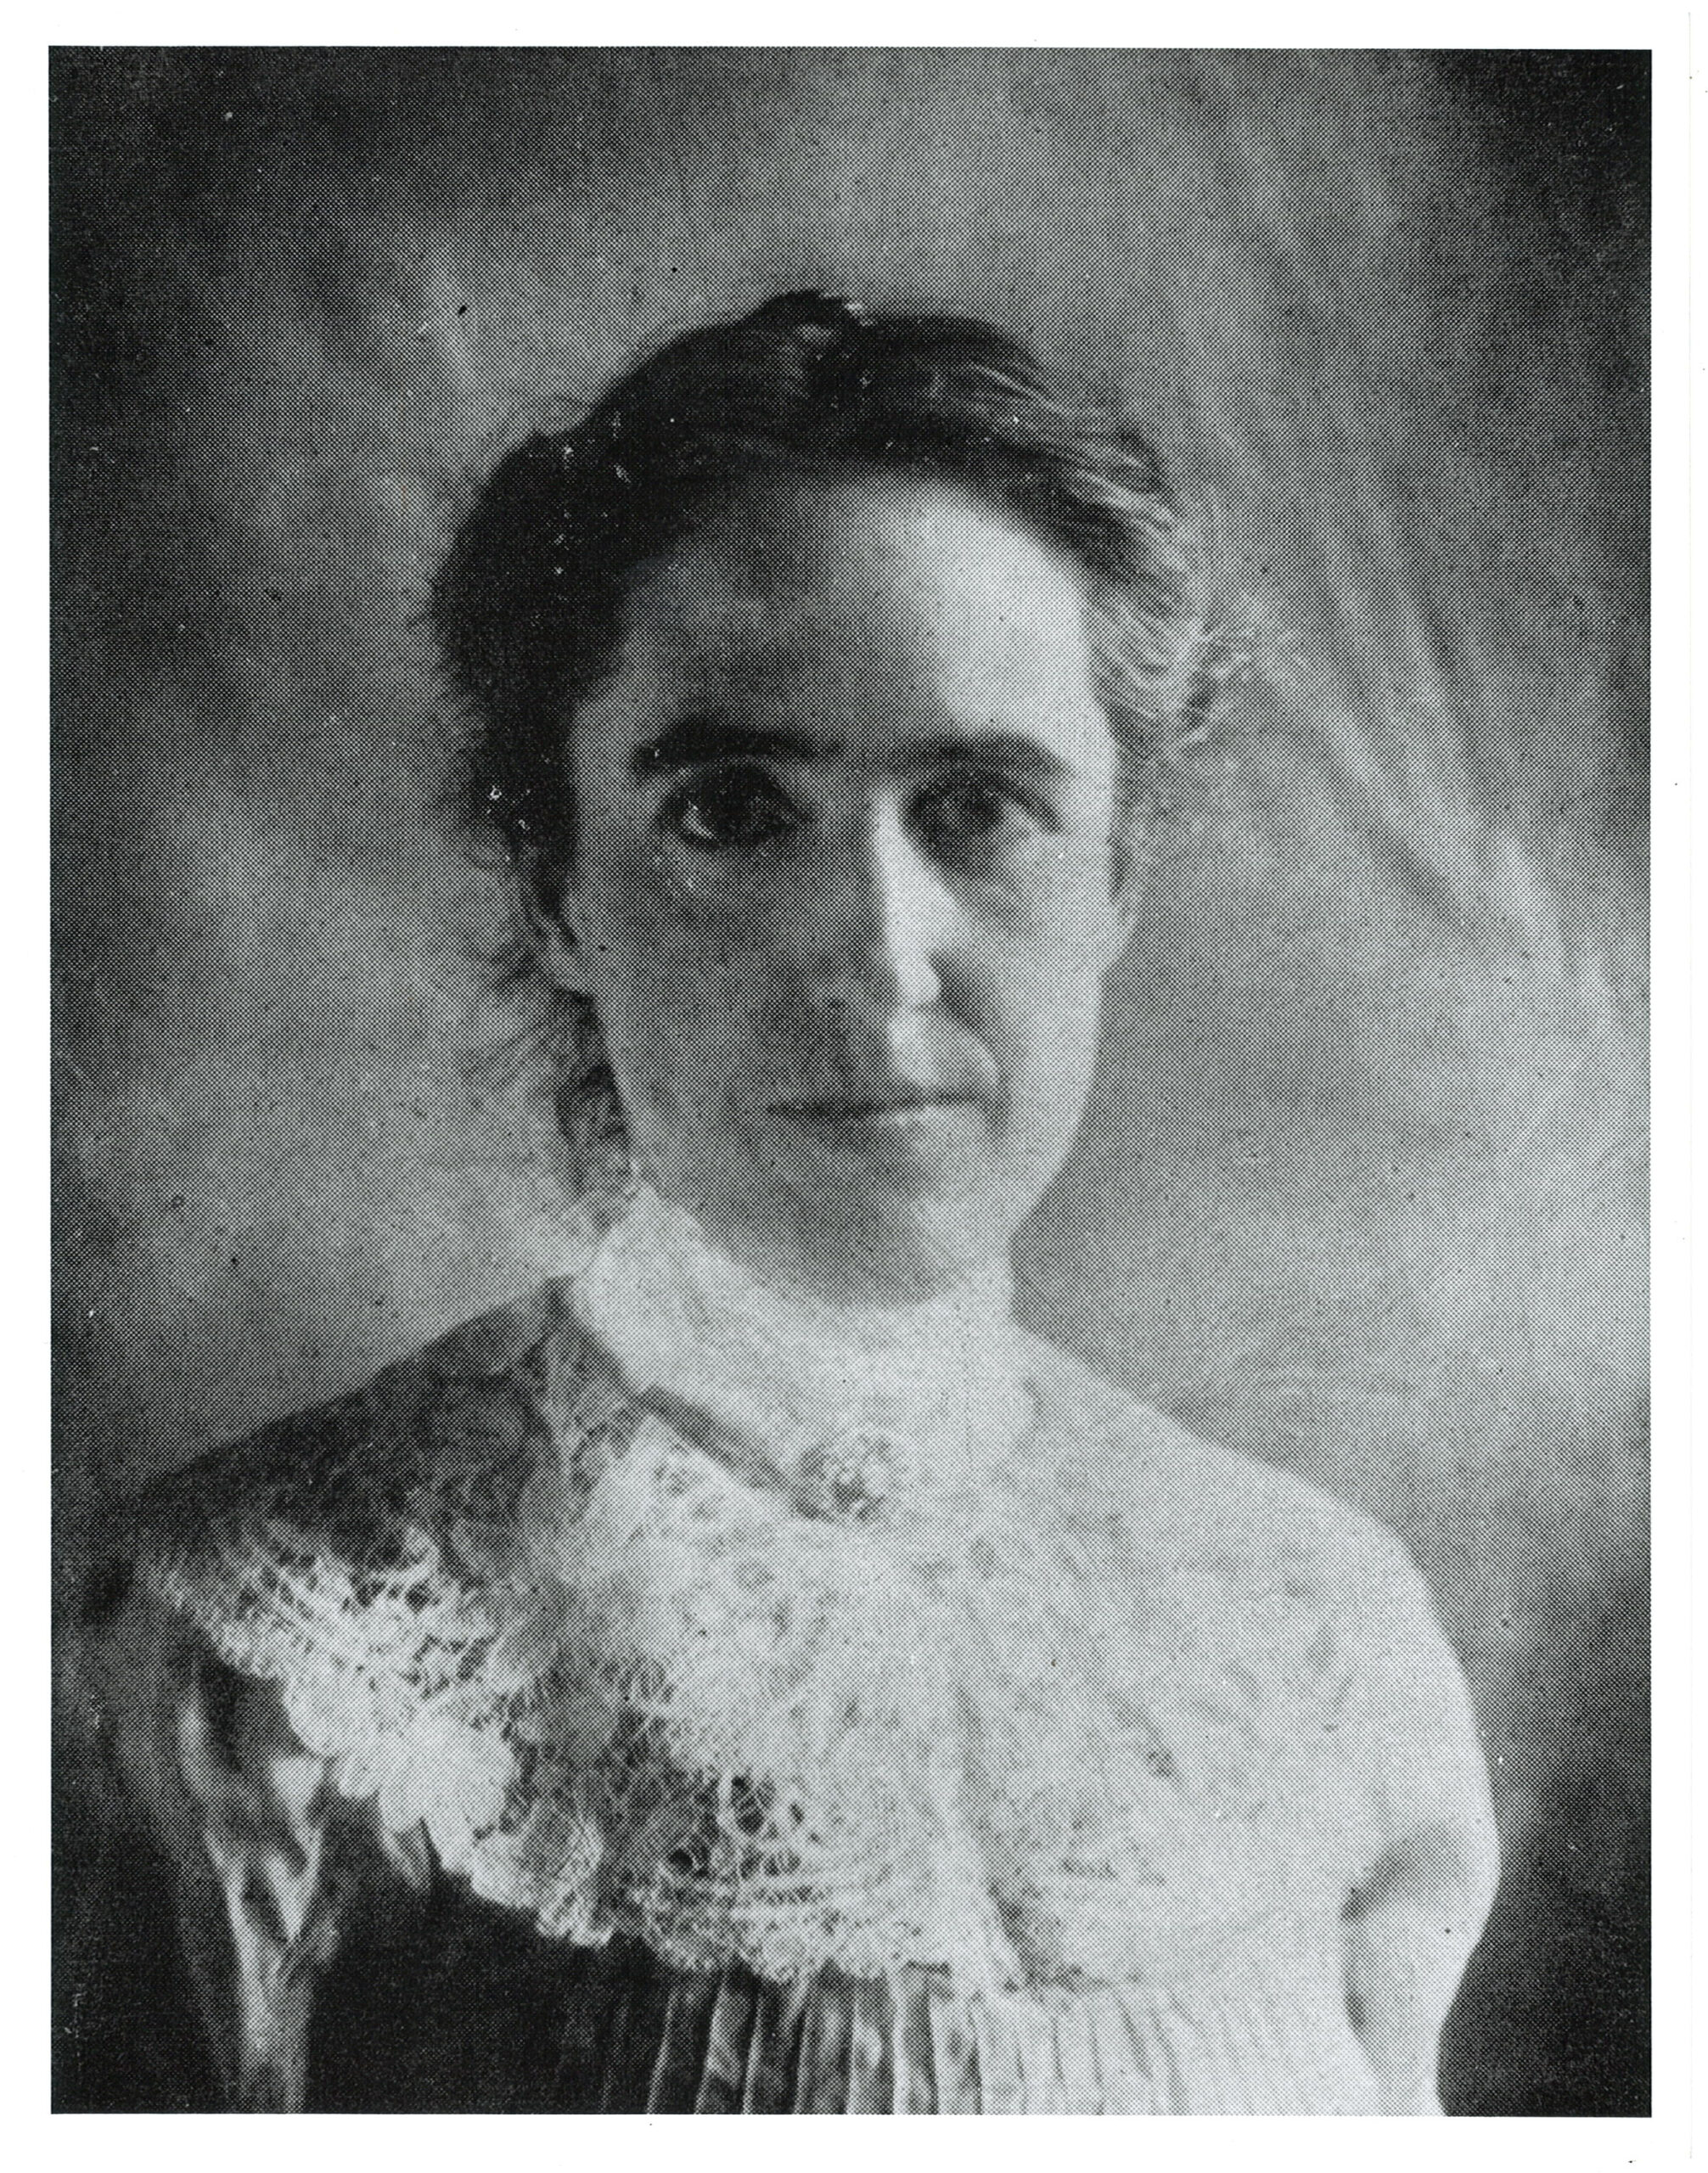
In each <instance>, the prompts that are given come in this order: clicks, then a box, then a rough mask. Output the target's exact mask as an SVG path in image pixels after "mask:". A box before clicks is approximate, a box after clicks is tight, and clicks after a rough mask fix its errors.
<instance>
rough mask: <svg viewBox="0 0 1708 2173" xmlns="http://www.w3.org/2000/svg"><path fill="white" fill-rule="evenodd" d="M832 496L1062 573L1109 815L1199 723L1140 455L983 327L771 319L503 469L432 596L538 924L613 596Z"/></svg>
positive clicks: (571, 812)
mask: <svg viewBox="0 0 1708 2173" xmlns="http://www.w3.org/2000/svg"><path fill="white" fill-rule="evenodd" d="M825 474H878V475H882V474H899V475H903V476H907V477H909V478H912V479H913V480H936V481H941V482H944V483H947V484H952V485H953V486H957V487H958V488H959V489H960V490H962V491H965V492H966V493H967V494H968V495H969V496H970V497H972V498H974V499H975V501H977V502H979V503H982V504H984V505H986V506H988V507H990V508H993V509H994V510H996V511H997V512H999V513H1001V514H1004V515H1005V516H1006V517H1007V518H1008V519H1010V520H1012V521H1013V522H1014V524H1015V525H1017V526H1018V527H1019V528H1020V529H1021V530H1022V531H1024V532H1025V533H1026V534H1028V535H1030V536H1033V537H1035V538H1037V540H1038V541H1040V542H1043V543H1045V544H1046V545H1048V546H1049V547H1052V548H1053V549H1054V550H1056V551H1057V552H1059V553H1061V554H1062V555H1063V557H1064V558H1065V559H1066V560H1067V561H1068V563H1069V564H1071V565H1072V566H1073V567H1075V568H1076V570H1078V571H1079V573H1080V574H1081V575H1082V577H1083V579H1084V582H1085V587H1086V594H1087V605H1088V608H1089V611H1090V615H1091V632H1092V636H1093V643H1094V647H1095V651H1096V654H1097V658H1098V667H1099V672H1100V677H1101V691H1102V695H1103V699H1104V705H1105V707H1106V709H1107V711H1108V714H1109V717H1110V725H1111V727H1112V729H1113V731H1114V733H1115V738H1116V740H1117V742H1118V744H1120V746H1121V750H1122V751H1123V755H1124V761H1123V774H1124V782H1125V784H1126V789H1128V791H1129V792H1131V790H1132V787H1133V783H1134V780H1135V779H1136V778H1138V775H1139V774H1140V772H1142V770H1143V767H1144V766H1145V764H1146V763H1147V761H1150V760H1152V759H1154V758H1155V756H1156V755H1158V754H1159V753H1160V752H1161V751H1165V750H1166V744H1167V741H1168V738H1169V737H1170V734H1171V732H1173V731H1175V730H1177V729H1178V728H1179V727H1181V725H1182V722H1183V720H1184V719H1186V718H1187V717H1188V716H1189V715H1190V713H1191V712H1192V711H1194V710H1195V709H1197V708H1199V707H1200V706H1202V705H1203V703H1204V701H1205V699H1206V698H1207V693H1208V690H1209V688H1210V687H1211V671H1210V665H1211V659H1212V655H1213V654H1214V649H1213V643H1212V641H1211V635H1210V632H1209V630H1208V628H1207V627H1206V626H1205V610H1204V607H1203V604H1202V602H1201V583H1200V578H1199V570H1198V567H1197V565H1196V563H1195V560H1194V554H1193V553H1192V551H1191V549H1190V547H1188V543H1187V542H1186V540H1185V537H1184V535H1183V523H1182V519H1181V513H1180V508H1179V507H1178V505H1177V502H1176V500H1175V497H1174V496H1173V494H1172V492H1171V489H1170V486H1169V484H1168V482H1167V480H1166V476H1165V474H1164V472H1163V467H1162V463H1161V461H1160V458H1159V457H1158V455H1157V453H1156V452H1155V449H1154V448H1153V447H1152V446H1150V445H1149V443H1148V442H1147V441H1145V440H1144V439H1143V438H1142V437H1141V436H1139V435H1138V434H1137V433H1136V432H1135V431H1133V430H1131V429H1130V428H1128V427H1127V426H1126V425H1125V424H1123V423H1122V421H1121V419H1120V418H1118V417H1117V416H1115V415H1113V414H1112V413H1108V412H1106V411H1104V410H1101V409H1098V408H1095V407H1087V406H1084V405H1076V404H1075V403H1074V401H1072V400H1071V399H1070V397H1069V396H1068V395H1067V394H1066V392H1065V390H1064V389H1063V388H1062V387H1061V386H1060V385H1057V384H1056V383H1054V382H1053V381H1052V380H1051V379H1049V378H1048V376H1047V375H1046V373H1045V372H1044V371H1043V370H1042V368H1041V367H1040V365H1039V363H1038V362H1037V360H1036V359H1035V358H1034V357H1033V356H1032V355H1031V354H1030V353H1029V352H1028V351H1027V350H1026V349H1025V347H1023V346H1022V345H1020V344H1019V343H1018V342H1017V341H1016V340H1012V339H1010V338H1009V336H1008V335H1007V334H1005V333H1003V332H1000V331H998V330H997V329H995V328H993V327H992V326H990V325H987V324H982V323H977V322H975V320H973V319H970V318H966V317H949V316H906V315H885V316H880V315H876V314H871V313H868V312H866V311H864V310H862V309H860V308H857V307H856V306H854V305H853V304H851V303H849V302H846V301H841V300H836V299H835V298H834V297H832V296H829V295H821V294H792V295H781V296H779V297H778V299H777V300H774V301H772V302H768V303H767V304H766V305H765V306H764V307H763V308H761V309H758V310H756V311H755V312H753V313H752V314H751V315H750V316H747V317H741V318H739V319H737V320H736V321H735V322H733V323H722V324H715V325H711V326H709V327H706V328H703V329H701V330H699V331H695V332H690V333H688V334H684V335H683V336H682V337H681V338H679V339H677V340H672V341H671V342H670V344H669V345H666V347H664V348H662V349H661V350H660V351H659V352H658V353H656V354H655V355H654V356H653V357H651V358H650V359H649V360H648V361H646V362H642V363H641V364H640V365H639V366H638V368H635V369H634V370H632V371H631V372H630V373H629V374H628V375H627V376H626V377H624V378H622V379H620V380H619V381H618V382H617V383H616V384H615V385H613V386H612V387H611V389H610V390H609V391H608V392H606V393H605V395H604V397H603V398H602V399H600V400H599V401H598V402H597V403H596V404H595V405H594V406H593V407H592V408H591V409H590V410H589V411H588V412H587V414H586V415H585V416H584V417H583V418H582V420H581V421H579V422H578V423H576V424H574V426H573V427H571V428H569V429H566V430H561V431H556V432H541V433H537V435H534V436H532V437H530V438H529V439H528V440H527V441H526V442H525V443H524V444H523V445H521V446H518V447H517V448H516V450H515V451H514V452H511V453H509V454H508V455H507V456H506V458H504V459H503V460H501V461H500V462H499V463H498V465H497V469H495V470H494V471H493V473H492V476H491V478H490V479H489V480H488V481H487V483H486V486H485V488H484V489H483V490H482V491H481V492H480V496H479V497H478V498H477V499H476V501H475V504H474V507H473V508H472V510H471V511H470V512H469V515H468V517H467V519H465V520H464V523H463V525H462V527H461V528H460V529H459V531H458V534H457V536H456V537H455V539H454V541H453V542H452V547H451V550H450V553H449V555H448V556H447V559H446V561H445V564H444V567H443V569H442V570H441V573H440V576H439V578H438V581H436V583H435V587H434V590H433V596H432V604H431V611H430V619H431V625H432V627H433V631H434V632H435V635H436V637H437V639H438V643H439V646H440V649H441V654H442V656H443V659H444V662H445V666H446V669H447V673H448V675H449V677H450V680H451V682H452V688H454V690H455V691H456V692H457V693H458V695H459V696H460V697H461V698H462V699H463V700H464V702H465V703H466V704H467V705H468V706H469V709H470V710H471V711H472V713H473V716H474V718H475V721H476V729H475V736H474V738H473V740H472V742H471V744H470V745H469V752H468V757H467V762H466V769H465V775H464V781H463V784H462V789H461V800H462V811H463V814H464V818H465V820H466V821H467V822H468V823H469V824H470V825H471V827H472V828H474V829H475V831H476V832H477V833H480V832H484V833H485V834H488V835H492V834H496V835H497V838H498V839H501V840H502V841H503V845H504V846H505V848H506V849H507V851H508V855H509V856H510V858H511V859H512V861H513V862H514V864H515V866H516V867H517V868H518V870H519V872H520V874H521V875H522V877H523V879H525V881H526V882H527V883H528V884H530V886H531V890H532V891H533V894H534V896H535V897H536V899H537V902H538V903H539V905H540V906H541V907H543V908H544V909H545V910H547V911H548V912H550V911H553V910H554V909H555V908H556V907H557V905H558V904H559V897H560V886H561V884H562V881H563V879H564V878H565V875H566V874H567V873H569V871H570V869H571V868H572V867H573V865H574V859H575V851H576V809H575V805H574V798H573V793H572V790H571V778H572V774H573V772H572V771H571V768H570V765H569V764H568V763H567V762H566V761H565V759H564V756H565V745H566V735H567V734H568V733H570V731H572V730H573V728H574V716H575V710H576V705H577V703H578V702H579V701H580V700H581V699H582V697H583V696H585V695H586V694H587V693H589V692H590V691H591V690H592V689H593V688H595V687H596V686H597V685H598V683H599V682H600V680H601V679H602V678H603V677H604V676H605V675H606V674H607V673H608V672H609V671H610V670H611V669H612V668H613V666H614V665H615V660H616V657H617V654H618V651H619V649H620V647H621V642H622V638H623V632H624V607H625V604H626V599H627V598H628V597H629V595H630V593H631V592H632V590H633V589H634V587H636V585H637V583H638V581H640V580H641V579H642V577H643V575H644V574H645V572H646V570H648V569H649V566H651V565H652V564H655V562H657V561H658V560H659V559H661V558H662V557H664V556H665V555H666V554H667V553H669V552H670V551H671V548H672V547H676V546H677V545H679V544H680V543H682V542H684V541H685V540H686V539H687V538H688V536H690V535H692V533H693V532H694V530H695V528H696V527H697V525H700V524H702V523H703V522H704V521H705V519H707V518H708V517H709V516H710V515H711V514H712V513H713V512H714V511H715V510H716V508H718V506H719V505H720V503H722V502H724V501H726V500H728V498H729V497H732V496H734V495H735V494H737V493H739V492H740V491H744V490H746V489H750V488H753V487H755V486H760V485H762V484H763V483H764V481H765V480H767V478H778V477H797V478H798V477H800V476H802V475H806V476H812V475H825ZM518 978H520V974H519V975H518ZM558 1026H559V1031H560V1033H561V1036H562V1040H561V1048H560V1057H559V1061H560V1065H561V1070H560V1077H561V1081H562V1084H561V1087H560V1092H559V1109H560V1114H561V1115H563V1117H564V1120H565V1128H566V1130H569V1131H570V1133H571V1136H572V1138H575V1137H579V1138H582V1140H585V1138H586V1137H587V1132H588V1127H589V1125H590V1124H591V1125H592V1126H593V1131H594V1132H595V1133H596V1134H597V1135H598V1137H601V1138H602V1139H604V1141H605V1142H606V1143H610V1141H611V1140H612V1139H615V1138H616V1137H619V1136H620V1131H621V1115H620V1112H618V1111H617V1110H616V1109H615V1088H614V1087H613V1085H612V1082H611V1081H610V1073H609V1069H608V1067H607V1066H606V1065H605V1064H604V1055H603V1048H602V1046H601V1044H600V1042H599V1039H598V1027H597V1022H596V1021H595V1020H593V1018H592V1017H591V1014H590V1012H589V1010H588V1008H587V1007H586V1006H585V1005H584V1004H582V1003H580V1002H578V1001H577V1000H576V999H570V1000H569V1002H568V1003H567V1006H566V1008H565V1012H564V1014H562V1015H561V1017H560V1019H559V1022H558Z"/></svg>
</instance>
